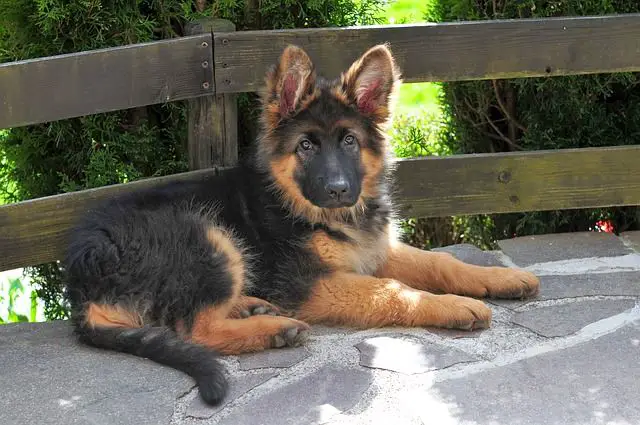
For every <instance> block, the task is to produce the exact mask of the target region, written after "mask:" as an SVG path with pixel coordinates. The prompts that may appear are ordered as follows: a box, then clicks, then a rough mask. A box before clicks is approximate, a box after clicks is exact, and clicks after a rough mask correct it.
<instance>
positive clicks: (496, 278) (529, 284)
mask: <svg viewBox="0 0 640 425" xmlns="http://www.w3.org/2000/svg"><path fill="white" fill-rule="evenodd" d="M485 287H486V289H487V296H488V297H489V298H510V299H523V298H531V297H535V296H537V295H538V294H539V293H540V279H539V278H538V277H537V276H536V275H534V274H533V273H530V272H528V271H524V270H519V269H514V268H496V269H495V274H492V276H490V279H489V281H488V282H487V283H486V284H485Z"/></svg>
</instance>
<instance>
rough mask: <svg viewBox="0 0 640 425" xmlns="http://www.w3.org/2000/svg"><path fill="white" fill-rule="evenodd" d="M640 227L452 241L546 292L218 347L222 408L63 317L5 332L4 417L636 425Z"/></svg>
mask: <svg viewBox="0 0 640 425" xmlns="http://www.w3.org/2000/svg"><path fill="white" fill-rule="evenodd" d="M594 235H595V236H594ZM635 237H636V234H631V235H630V236H629V235H622V237H621V238H617V237H615V236H613V235H609V234H595V233H594V234H590V235H586V234H578V235H573V234H569V235H550V236H544V237H536V238H535V239H534V240H531V239H527V238H518V239H515V240H511V241H502V242H501V246H503V249H504V250H505V252H482V251H480V250H477V249H474V248H472V247H470V246H468V245H464V244H462V245H456V246H452V247H446V248H444V249H442V250H444V251H449V252H452V253H453V255H454V256H457V257H458V258H460V259H461V260H462V261H466V262H468V263H471V264H480V265H498V266H500V265H505V264H510V262H514V263H516V264H518V265H519V266H527V264H535V266H534V267H533V269H535V270H536V271H539V272H540V273H541V276H542V278H541V281H542V286H541V293H540V296H539V297H538V298H536V299H533V300H526V301H513V302H505V301H491V303H493V304H488V305H489V306H491V307H492V309H493V312H494V322H493V324H492V327H491V328H490V329H487V330H483V331H476V332H467V331H458V330H444V329H419V328H391V329H385V328H383V329H370V330H354V329H349V328H344V327H340V328H334V327H327V326H315V327H313V329H312V332H311V336H310V338H309V341H308V343H307V344H306V345H305V346H304V347H300V348H296V349H284V350H270V351H268V352H265V353H258V354H251V355H243V356H229V357H225V358H224V359H223V361H224V363H225V366H226V367H227V369H228V371H229V381H230V388H231V391H230V394H229V397H227V399H226V400H225V401H224V402H223V404H222V405H220V406H217V407H210V406H206V405H204V404H203V403H202V401H201V400H200V397H199V394H198V390H197V388H196V387H195V386H194V383H193V381H192V379H191V378H190V377H188V376H186V375H184V374H182V373H180V372H178V371H175V370H173V369H171V368H168V367H164V366H161V365H158V364H156V363H154V362H151V361H148V360H146V359H140V358H137V357H134V356H130V355H126V354H120V353H113V352H109V351H103V350H98V349H93V348H90V347H86V346H80V345H78V344H76V342H75V339H74V338H72V336H71V329H70V327H69V325H68V323H66V322H54V323H48V324H19V325H4V326H0V365H1V366H0V382H1V383H2V384H3V386H2V388H3V396H2V399H1V400H0V425H5V424H7V425H14V424H15V425H18V424H19V425H22V424H31V423H34V424H105V425H111V424H136V425H137V424H156V425H165V424H166V425H214V424H217V425H219V424H233V425H249V424H251V425H258V424H278V425H279V424H285V425H286V424H289V423H291V424H300V425H306V424H317V423H326V424H328V425H334V424H335V425H337V424H340V425H365V424H366V425H369V424H383V425H386V424H399V425H405V424H406V425H410V424H411V425H413V424H423V423H429V424H431V423H433V424H437V425H441V424H442V425H449V424H455V425H457V424H474V425H478V424H483V425H484V424H487V425H512V424H513V425H524V424H536V425H537V424H541V425H542V424H545V425H546V424H563V425H564V424H569V425H572V424H578V423H580V424H587V425H589V424H592V423H593V424H596V423H597V424H600V423H602V424H608V425H614V424H615V425H628V424H633V425H635V424H640V413H639V410H640V399H639V398H638V397H637V394H638V393H639V391H638V390H639V389H640V388H639V385H640V384H639V382H640V379H638V378H639V376H638V374H639V373H640V372H639V370H640V367H638V359H639V358H640V356H638V354H640V353H638V350H640V330H638V327H640V305H639V304H638V303H639V302H640V255H638V254H634V255H631V256H629V255H626V254H628V253H629V252H630V248H629V247H630V246H633V243H632V240H635V239H633V238H635ZM565 239H566V240H565ZM623 242H624V243H623ZM505 254H508V255H505ZM593 256H596V257H598V256H600V257H601V258H596V259H595V260H594V259H590V260H588V264H586V263H585V261H584V260H581V259H582V258H585V257H589V258H591V257H593ZM612 257H613V258H612ZM618 259H623V260H624V261H623V262H622V260H619V261H618ZM560 260H562V261H560ZM616 261H618V262H617V263H616ZM591 263H597V267H596V266H594V265H592V264H591ZM614 263H615V264H614ZM608 264H610V265H608ZM634 306H635V307H634ZM505 307H506V308H505ZM631 307H634V308H631ZM633 320H636V321H637V324H636V325H627V326H626V327H622V328H620V326H622V325H621V323H632V322H633ZM634 326H635V327H634Z"/></svg>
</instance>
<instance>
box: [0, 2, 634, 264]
mask: <svg viewBox="0 0 640 425" xmlns="http://www.w3.org/2000/svg"><path fill="white" fill-rule="evenodd" d="M189 34H191V35H189V36H186V37H183V38H178V39H172V40H166V41H158V42H152V43H144V44H137V45H131V46H123V47H118V48H110V49H102V50H95V51H89V52H82V53H76V54H69V55H60V56H54V57H48V58H41V59H33V60H27V61H19V62H13V63H7V64H2V65H0V128H10V127H18V126H25V125H30V124H36V123H43V122H48V121H55V120H60V119H66V118H72V117H78V116H83V115H90V114H97V113H101V112H108V111H114V110H119V109H126V108H132V107H139V106H144V105H150V104H157V103H164V102H171V101H180V100H187V101H188V102H189V128H190V130H189V131H190V133H189V159H190V166H191V168H192V169H193V170H195V171H191V172H188V173H183V174H178V175H173V176H167V177H161V178H155V179H145V180H140V181H137V182H133V183H128V184H122V185H113V186H108V187H103V188H99V189H92V190H85V191H79V192H74V193H68V194H63V195H56V196H50V197H45V198H39V199H34V200H29V201H24V202H20V203H16V204H11V205H5V206H2V207H0V229H1V232H0V270H6V269H12V268H16V267H22V266H27V265H37V264H41V263H45V262H50V261H55V260H57V259H59V258H60V255H61V253H62V250H63V247H64V243H65V235H66V232H67V230H68V229H69V227H70V226H71V225H72V223H73V222H74V220H75V219H76V218H77V217H78V215H79V214H81V213H82V212H83V211H85V210H86V208H87V204H88V202H90V201H92V200H95V199H99V198H103V197H105V196H107V195H109V194H112V193H116V192H120V191H126V190H131V189H134V188H138V187H142V186H150V185H155V184H158V183H160V182H164V181H168V180H175V179H187V180H188V179H206V178H209V177H211V176H212V175H215V173H216V172H217V167H220V166H224V167H227V166H233V165H234V164H235V162H236V160H237V145H236V137H237V128H236V124H237V121H236V107H235V98H234V96H235V94H236V93H241V92H247V91H254V90H256V89H258V88H259V86H260V85H261V84H262V82H263V78H264V73H265V71H266V69H267V67H268V66H270V65H271V64H273V63H275V61H276V60H277V58H278V56H279V54H280V53H281V51H282V49H283V48H284V46H285V45H287V44H289V43H295V44H298V45H300V46H301V47H303V48H305V49H306V50H307V52H308V53H309V55H310V56H311V58H312V60H313V61H314V62H315V63H316V65H317V67H318V70H319V72H320V73H322V74H324V75H326V76H328V77H332V76H337V75H338V73H339V72H340V71H341V70H343V69H344V68H345V67H347V66H348V65H349V64H350V63H351V62H352V61H353V60H355V59H356V58H357V57H358V56H359V55H360V54H362V53H363V52H364V51H365V50H366V49H367V48H369V47H370V46H372V45H373V44H376V43H381V42H388V43H390V45H391V47H392V49H393V52H394V54H395V56H396V57H397V60H398V63H399V65H400V67H401V69H402V71H403V79H404V80H405V81H406V82H425V81H461V80H483V79H501V78H515V77H518V78H522V77H541V76H549V77H553V76H560V75H577V74H593V73H612V72H637V71H640V15H638V14H628V15H615V16H600V17H580V18H552V19H527V20H503V21H481V22H462V23H445V24H437V25H426V24H425V25H401V26H384V27H379V26H375V27H364V28H330V29H329V28H325V29H300V30H278V31H246V32H235V31H234V27H233V25H232V24H230V23H229V22H226V21H211V22H205V23H195V24H193V25H191V26H190V27H189ZM336 46H339V48H336ZM396 179H397V181H398V186H399V188H400V193H399V194H398V202H399V204H400V206H401V211H402V213H403V214H404V215H405V216H414V217H415V216H422V217H426V216H445V215H453V214H476V213H503V212H519V211H539V210H548V209H572V208H586V207H606V206H623V205H638V204H640V145H636V146H625V147H611V148H597V149H594V148H590V149H567V150H557V151H535V152H522V153H507V154H478V155H455V156H449V157H439V158H434V157H429V158H420V159H405V160H399V162H398V167H397V171H396Z"/></svg>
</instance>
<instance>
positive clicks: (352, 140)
mask: <svg viewBox="0 0 640 425" xmlns="http://www.w3.org/2000/svg"><path fill="white" fill-rule="evenodd" d="M355 142H356V138H355V137H354V136H353V135H352V134H347V135H346V136H345V138H344V144H345V145H353V144H354V143H355Z"/></svg>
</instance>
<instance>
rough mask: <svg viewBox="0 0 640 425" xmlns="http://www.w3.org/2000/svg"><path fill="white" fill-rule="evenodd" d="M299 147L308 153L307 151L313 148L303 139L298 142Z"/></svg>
mask: <svg viewBox="0 0 640 425" xmlns="http://www.w3.org/2000/svg"><path fill="white" fill-rule="evenodd" d="M300 147H301V148H302V149H303V150H305V151H308V150H309V149H311V148H312V147H313V145H312V144H311V142H310V141H309V140H308V139H303V140H302V141H301V142H300Z"/></svg>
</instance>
